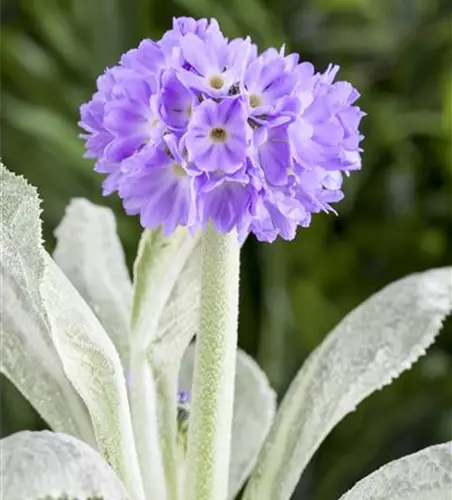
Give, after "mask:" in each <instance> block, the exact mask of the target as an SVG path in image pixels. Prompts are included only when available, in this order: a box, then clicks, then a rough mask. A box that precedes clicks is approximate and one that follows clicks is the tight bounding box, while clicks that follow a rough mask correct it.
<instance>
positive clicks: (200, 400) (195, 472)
mask: <svg viewBox="0 0 452 500" xmlns="http://www.w3.org/2000/svg"><path fill="white" fill-rule="evenodd" d="M202 247H203V248H202V287H201V318H200V328H199V332H198V336H197V341H196V355H195V371H194V377H193V392H192V403H191V405H190V422H189V431H188V462H187V474H186V486H185V495H186V497H185V498H186V499H187V500H225V499H226V498H227V490H228V473H229V460H230V447H231V427H232V410H233V402H234V382H235V359H236V350H237V320H238V295H239V261H240V245H239V243H238V241H237V235H236V234H235V233H229V234H217V233H216V231H215V229H214V228H213V227H212V226H211V225H209V227H208V228H207V231H206V233H205V235H204V237H203V242H202Z"/></svg>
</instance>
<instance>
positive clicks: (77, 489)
mask: <svg viewBox="0 0 452 500" xmlns="http://www.w3.org/2000/svg"><path fill="white" fill-rule="evenodd" d="M0 450H1V456H2V460H1V462H0V497H1V498H2V500H19V499H20V500H38V499H44V498H60V497H64V498H68V499H72V498H74V499H75V498H76V499H77V500H88V499H89V498H94V497H96V498H105V499H107V498H108V500H126V499H127V498H128V496H127V494H126V491H125V489H124V486H123V485H122V484H121V482H120V480H119V479H118V477H117V476H116V475H115V473H114V472H113V470H112V468H111V467H110V466H109V465H108V463H107V462H106V461H105V460H104V459H103V458H102V457H101V456H100V455H99V454H98V453H97V452H96V451H94V450H93V449H92V448H91V447H90V446H88V445H87V444H86V443H84V442H82V441H79V440H78V439H76V438H74V437H72V436H69V435H67V434H57V433H54V432H50V431H42V432H29V431H24V432H18V433H16V434H13V435H11V436H8V437H6V438H4V439H2V440H1V441H0Z"/></svg>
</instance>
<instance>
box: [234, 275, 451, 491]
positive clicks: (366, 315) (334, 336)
mask: <svg viewBox="0 0 452 500" xmlns="http://www.w3.org/2000/svg"><path fill="white" fill-rule="evenodd" d="M451 309H452V269H451V268H444V269H435V270H431V271H427V272H424V273H420V274H414V275H411V276H408V277H406V278H404V279H402V280H400V281H397V282H395V283H393V284H391V285H389V286H387V287H386V288H384V289H383V290H381V291H380V292H379V293H377V294H375V295H374V296H373V297H371V298H370V299H368V300H367V301H366V302H364V303H363V304H362V305H360V306H359V307H357V308H356V309H355V310H354V311H352V312H351V313H350V314H349V315H348V316H347V317H346V318H345V319H344V320H343V321H342V322H341V323H340V324H339V325H338V326H337V327H336V328H335V329H334V330H333V331H332V332H331V333H330V335H328V337H327V338H326V339H325V340H324V342H323V343H322V344H321V345H320V346H319V347H318V348H317V349H316V350H315V351H314V352H313V353H312V354H311V355H310V357H309V358H308V360H307V361H306V362H305V364H304V366H303V367H302V369H301V370H300V372H299V373H298V375H297V376H296V378H295V380H294V381H293V382H292V385H291V386H290V388H289V390H288V392H287V394H286V396H285V397H284V399H283V402H282V404H281V407H280V409H279V411H278V413H277V415H276V419H275V422H274V424H273V426H272V429H271V430H270V434H269V436H268V438H267V440H266V442H265V444H264V447H263V449H262V451H261V453H260V455H259V459H258V463H257V466H256V469H255V471H254V472H253V474H252V476H251V479H250V482H249V483H248V486H247V489H246V491H245V496H244V499H246V500H270V499H271V500H287V499H288V498H290V496H291V494H292V492H293V490H294V488H295V486H296V484H297V482H298V479H299V477H300V474H301V472H302V471H303V470H304V468H305V467H306V465H307V463H308V461H309V459H310V458H311V457H312V455H313V454H314V452H315V451H316V450H317V448H318V447H319V445H320V443H321V442H322V441H323V439H324V438H325V437H326V436H327V435H328V433H329V432H330V431H331V429H332V428H333V427H334V426H335V425H336V424H337V423H338V422H339V421H340V420H342V418H344V416H345V415H347V414H348V413H350V412H351V411H353V410H354V409H355V407H356V405H357V404H359V403H360V402H361V401H362V400H363V399H365V398H366V397H367V396H369V395H370V394H372V393H373V392H374V391H376V390H378V389H380V388H381V387H383V386H384V385H387V384H389V383H391V381H392V380H393V379H394V378H396V377H398V376H399V375H400V374H401V373H402V372H403V371H404V370H407V369H408V368H410V367H411V365H412V364H413V363H414V362H415V361H416V360H417V359H418V358H419V357H420V356H421V355H422V354H424V353H425V350H426V348H427V347H428V346H430V345H431V344H432V343H433V341H434V338H435V336H436V335H437V334H438V332H439V330H440V328H441V324H442V321H443V320H444V318H445V317H446V316H447V314H448V313H449V312H450V311H451Z"/></svg>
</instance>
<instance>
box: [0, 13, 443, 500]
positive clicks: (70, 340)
mask: <svg viewBox="0 0 452 500" xmlns="http://www.w3.org/2000/svg"><path fill="white" fill-rule="evenodd" d="M338 70H339V68H338V67H337V66H332V65H331V66H329V67H328V68H327V70H326V71H325V72H324V73H317V72H315V70H314V68H313V66H312V65H311V64H310V63H307V62H299V59H298V56H297V55H295V54H289V55H285V53H284V48H283V49H281V50H280V51H277V50H275V49H268V50H266V51H265V52H263V53H262V54H260V55H258V52H257V48H256V46H255V45H254V44H253V43H252V42H251V41H250V40H249V38H246V39H235V40H228V39H226V38H225V37H224V36H223V34H222V33H221V31H220V29H219V27H218V24H217V22H216V21H215V20H211V21H209V22H208V21H206V20H199V21H195V20H194V19H190V18H180V19H175V20H174V22H173V28H172V29H171V30H170V31H168V32H167V33H166V34H165V35H164V36H163V37H162V39H161V40H159V41H158V42H153V41H151V40H144V41H143V42H142V43H141V44H140V45H139V47H138V48H137V49H133V50H130V51H129V52H127V53H126V54H124V55H123V56H122V58H121V61H120V62H119V64H118V65H117V66H114V67H113V68H110V69H107V70H106V71H105V73H104V74H103V75H102V76H101V77H100V78H99V79H98V81H97V92H96V93H95V94H94V95H93V98H92V99H91V101H90V102H88V103H86V104H84V105H83V106H82V108H81V122H80V125H81V127H82V128H83V129H84V131H85V133H84V134H83V135H82V137H83V138H84V140H85V141H86V152H87V156H88V157H92V158H95V160H96V163H95V170H96V171H98V172H100V173H103V174H106V177H105V180H104V184H103V189H104V194H106V195H107V194H111V193H113V192H117V193H118V194H119V196H120V198H121V199H122V201H123V205H124V208H125V210H126V211H127V213H130V214H139V215H140V221H141V223H142V226H143V227H144V228H145V230H144V232H143V235H142V238H141V241H140V243H139V247H138V254H137V257H136V259H135V263H134V268H133V282H131V280H130V277H129V274H128V271H127V268H126V265H125V261H124V254H123V250H122V248H121V244H120V242H119V239H118V236H117V234H116V227H115V219H114V217H113V214H112V212H111V211H110V210H109V209H107V208H102V207H99V206H95V205H93V204H91V203H90V202H89V201H87V200H83V199H76V200H73V201H72V202H71V203H70V205H69V207H68V209H67V211H66V215H65V216H64V218H63V220H62V222H61V224H60V225H59V227H58V228H57V230H56V233H55V234H56V237H57V246H56V249H55V251H54V254H53V257H51V256H50V255H49V254H48V253H47V252H46V251H45V249H44V247H43V242H42V236H41V221H40V211H41V210H40V200H39V198H38V195H37V192H36V190H35V189H34V188H33V187H32V186H30V185H28V184H27V182H26V181H25V180H24V179H23V178H21V177H19V176H16V175H14V174H13V173H11V172H9V171H8V170H7V169H6V168H5V167H4V166H3V165H2V166H1V203H0V206H1V222H2V225H1V241H0V243H1V271H2V283H1V297H2V303H1V309H2V310H1V349H2V351H1V365H0V366H1V371H2V373H3V374H4V375H5V376H6V377H8V378H9V379H10V380H11V381H12V382H13V383H14V384H15V385H16V387H17V388H18V389H19V390H20V391H21V393H22V394H23V395H24V396H25V397H26V398H27V399H28V401H30V403H31V404H33V405H34V407H35V408H36V410H37V411H38V412H39V414H40V415H41V416H42V418H43V419H44V420H45V421H46V422H47V423H48V425H49V426H50V428H51V429H52V431H43V432H19V433H17V434H14V435H12V436H9V437H6V438H4V439H3V440H2V441H1V454H2V456H1V458H2V460H1V471H0V472H1V477H0V481H1V493H2V500H27V499H30V500H38V499H39V500H44V499H47V500H54V499H70V500H72V499H76V500H88V499H91V500H94V499H105V500H107V499H108V500H125V499H129V500H232V499H234V498H236V497H237V496H238V495H239V493H240V492H241V491H242V489H243V494H242V496H241V498H243V499H244V500H289V498H290V496H291V495H292V493H293V491H294V489H295V486H296V484H297V482H298V480H299V477H300V475H301V473H302V472H303V470H304V469H305V467H306V465H307V464H308V462H309V460H310V458H311V457H312V456H313V454H314V453H315V451H316V450H317V448H318V447H319V446H320V444H321V443H322V441H323V440H324V439H325V437H326V436H327V435H328V433H329V432H330V431H331V430H332V429H333V427H334V426H335V425H336V424H337V423H338V422H339V421H340V420H341V419H342V418H343V417H344V416H346V415H347V414H348V413H350V412H352V411H353V410H354V409H355V408H356V406H357V405H358V404H359V403H360V402H361V401H362V400H363V399H365V398H366V397H367V396H369V395H370V394H371V393H373V392H374V391H376V390H378V389H380V388H382V387H383V386H385V385H386V384H389V383H391V381H392V380H393V379H394V378H396V377H397V376H399V375H400V374H401V373H402V372H403V371H404V370H407V369H409V368H410V367H411V365H412V364H413V363H414V362H415V361H416V360H417V359H418V358H419V357H420V356H421V355H423V354H424V353H425V350H426V349H427V348H428V347H429V346H430V345H431V344H432V343H433V341H434V338H435V336H436V335H437V334H438V332H439V330H440V328H441V324H442V321H443V320H444V318H445V317H446V316H447V315H448V314H449V312H450V311H451V309H452V290H451V288H452V269H451V268H443V269H434V270H430V271H426V272H422V273H419V274H414V275H411V276H408V277H406V278H404V279H401V280H400V281H397V282H395V283H392V284H391V285H389V286H387V287H386V288H384V289H383V290H381V291H380V292H379V293H377V294H375V295H374V296H372V297H371V298H370V299H368V300H367V301H366V302H364V303H363V304H361V305H360V306H359V307H357V308H356V309H355V310H354V311H352V312H351V313H350V314H349V315H348V316H347V317H346V318H345V319H344V320H343V321H342V322H341V323H339V325H338V326H337V327H336V328H335V329H334V330H333V331H332V332H331V333H330V334H329V335H327V337H326V338H325V340H324V341H323V342H322V343H321V344H320V346H319V347H318V348H317V349H315V350H314V351H313V352H312V353H311V355H310V356H309V358H308V359H307V360H306V362H305V363H304V365H303V366H302V367H301V369H300V371H299V372H298V374H297V376H296V377H295V379H294V380H293V382H292V384H291V386H290V388H289V390H288V391H287V393H286V395H285V396H284V398H283V400H282V402H281V404H280V406H279V408H278V410H276V397H275V393H274V391H273V390H272V389H271V387H270V386H269V383H268V381H267V378H266V376H265V374H264V373H263V372H262V371H261V370H260V369H259V367H258V366H257V364H256V363H255V362H254V361H253V360H252V359H251V358H250V357H249V356H247V355H246V354H245V353H244V352H243V351H241V350H237V319H238V288H239V287H238V283H239V256H240V246H241V243H242V242H243V241H244V240H245V238H246V237H247V236H248V234H249V233H253V234H254V235H255V237H257V239H258V240H261V241H266V242H271V241H273V240H275V239H276V238H277V237H278V236H279V237H281V238H283V239H286V240H290V239H293V238H294V236H295V232H296V230H297V227H308V226H309V224H310V222H311V216H312V214H315V213H317V212H320V211H324V212H327V211H332V210H333V209H332V208H331V205H330V204H331V203H334V202H337V201H339V200H340V199H341V198H342V196H343V194H342V191H341V184H342V179H343V176H344V174H347V175H348V174H349V173H351V172H352V171H354V170H359V169H360V168H361V149H360V147H359V143H360V141H361V139H362V136H361V135H360V134H359V130H358V126H359V122H360V119H361V117H362V116H363V115H364V113H363V112H362V111H361V110H360V109H359V107H357V106H356V105H354V102H355V101H356V99H357V98H358V96H359V94H358V92H357V91H356V90H355V89H354V88H353V87H352V86H351V85H350V84H349V83H348V82H343V81H337V82H334V80H335V77H336V75H337V73H338ZM300 237H302V236H300ZM451 488H452V443H445V444H440V445H436V446H431V447H429V448H426V449H424V450H422V451H420V452H418V453H415V454H413V455H410V456H407V457H405V458H402V459H400V460H396V461H394V462H391V463H389V464H387V465H385V466H383V467H382V468H381V469H379V470H377V471H376V472H374V473H373V474H371V475H370V476H368V477H366V478H364V479H363V480H362V481H360V482H359V483H358V484H356V485H355V486H354V487H353V488H352V489H351V490H350V491H349V492H347V493H345V495H343V497H342V499H343V500H389V499H391V500H446V499H447V500H449V499H450V494H451V491H452V489H451Z"/></svg>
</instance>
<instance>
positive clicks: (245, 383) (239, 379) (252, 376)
mask: <svg viewBox="0 0 452 500" xmlns="http://www.w3.org/2000/svg"><path fill="white" fill-rule="evenodd" d="M194 357H195V349H194V345H191V346H190V347H189V348H188V349H187V351H186V352H185V354H184V357H183V359H182V364H181V370H180V373H179V389H180V390H183V391H189V390H190V389H191V384H192V377H193V367H194ZM275 409H276V394H275V392H274V391H273V389H272V388H271V387H270V385H269V383H268V379H267V377H266V376H265V374H264V372H263V371H262V370H261V369H260V368H259V366H258V365H257V363H256V362H255V361H254V360H253V359H252V358H251V357H250V356H248V355H247V354H246V353H245V352H244V351H242V350H240V349H239V350H238V351H237V364H236V376H235V392H234V416H233V423H232V442H231V464H230V471H229V495H228V497H229V498H231V499H233V498H235V496H236V495H237V493H238V492H239V491H240V489H241V487H242V486H243V484H244V482H245V481H246V478H247V477H248V475H249V474H250V472H251V470H252V469H253V466H254V464H255V462H256V458H257V455H258V453H259V450H260V448H261V446H262V443H263V442H264V439H265V437H266V436H267V434H268V431H269V429H270V425H271V423H272V421H273V416H274V414H275Z"/></svg>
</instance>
